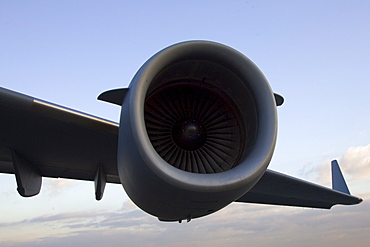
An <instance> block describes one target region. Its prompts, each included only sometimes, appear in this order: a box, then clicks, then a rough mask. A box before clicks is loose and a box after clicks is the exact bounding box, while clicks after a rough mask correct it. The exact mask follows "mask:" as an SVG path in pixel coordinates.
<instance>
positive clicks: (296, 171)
mask: <svg viewBox="0 0 370 247" xmlns="http://www.w3.org/2000/svg"><path fill="white" fill-rule="evenodd" d="M369 13H370V2H369V1H308V2H307V1H132V2H131V1H130V2H129V1H106V2H103V1H59V2H54V1H1V2H0V37H1V38H0V86H1V87H5V88H8V89H12V90H15V91H18V92H22V93H25V94H28V95H32V96H34V97H37V98H40V99H44V100H47V101H51V102H54V103H57V104H60V105H64V106H67V107H70V108H73V109H77V110H80V111H83V112H87V113H90V114H93V115H97V116H100V117H104V118H107V119H110V120H113V121H118V116H119V107H117V106H114V105H109V104H106V103H104V102H99V101H97V100H96V97H97V96H98V95H99V94H100V93H101V92H103V91H105V90H108V89H112V88H120V87H126V86H127V85H128V84H129V82H130V80H131V78H132V77H133V75H134V74H135V72H136V71H137V70H138V69H139V68H140V66H141V65H142V64H143V63H144V62H145V61H146V60H147V59H148V58H149V57H150V56H152V55H153V54H154V53H156V52H157V51H159V50H161V49H163V48H165V47H166V46H168V45H171V44H174V43H177V42H180V41H185V40H193V39H198V40H199V39H201V40H211V41H217V42H220V43H223V44H226V45H229V46H231V47H233V48H235V49H237V50H239V51H240V52H242V53H244V54H245V55H246V56H248V57H249V58H250V59H251V60H253V61H254V62H255V63H256V64H257V66H258V67H259V68H260V69H261V70H262V71H263V73H264V74H265V75H266V77H267V79H268V80H269V82H270V84H271V87H272V88H273V90H274V91H275V92H278V93H280V94H281V95H283V96H284V97H285V100H286V101H285V104H284V105H283V106H282V107H280V108H279V109H278V114H279V136H278V143H277V147H276V151H275V154H274V157H273V160H272V162H271V165H270V168H271V169H274V170H277V171H280V172H285V173H288V174H290V175H293V176H298V177H300V178H303V179H307V180H310V181H314V182H317V183H320V184H323V185H325V186H330V176H329V165H330V160H331V159H333V158H337V159H339V161H340V163H341V167H342V170H343V172H344V174H345V177H346V178H347V180H348V181H347V182H348V184H349V187H350V190H351V192H352V193H353V194H355V195H358V196H361V197H363V198H364V199H365V202H364V203H362V204H361V205H358V206H351V207H345V206H336V207H334V208H333V209H332V210H330V211H327V210H314V209H299V208H290V207H276V206H266V205H245V204H233V205H230V206H228V207H227V208H225V209H223V210H221V211H220V212H217V213H215V214H213V215H211V216H208V217H205V218H202V219H197V220H193V221H192V222H191V223H189V224H166V223H160V222H158V220H157V219H155V218H154V217H151V216H149V215H147V214H145V213H143V212H141V211H140V210H139V209H138V208H137V207H136V206H135V205H133V204H132V203H131V202H130V200H129V199H128V198H127V196H126V194H125V192H124V191H123V189H122V188H121V186H119V185H108V186H107V188H106V192H105V195H104V197H103V200H102V201H100V202H96V201H95V200H94V191H93V184H92V183H89V182H81V181H70V180H63V179H58V180H56V179H44V180H43V188H42V190H41V194H40V195H38V196H36V197H34V198H22V197H20V196H19V195H18V194H17V192H16V184H15V179H14V176H11V175H0V183H1V185H2V186H1V188H0V200H1V203H0V210H1V212H2V214H1V216H0V244H1V245H2V246H32V245H35V246H36V245H37V246H50V245H51V244H52V245H53V246H59V245H60V246H65V245H68V246H101V245H107V244H109V245H111V246H121V245H126V246H143V245H148V246H158V245H162V246H188V245H189V244H192V245H194V246H225V245H226V244H228V245H229V246H230V245H231V246H233V245H241V244H242V245H245V244H246V243H248V244H251V245H252V246H266V245H269V246H287V245H295V246H297V245H299V246H312V245H314V246H328V245H334V244H335V245H336V246H348V245H356V246H367V245H368V242H369V241H370V237H369V234H368V233H369V232H370V223H369V222H370V213H369V212H370V204H369V202H367V201H368V200H367V198H369V197H370V190H369V185H370V127H369V126H370V114H368V113H369V105H370V97H369V92H370V83H369V78H370V48H369V47H370V46H369V44H370V31H369V30H370V15H369Z"/></svg>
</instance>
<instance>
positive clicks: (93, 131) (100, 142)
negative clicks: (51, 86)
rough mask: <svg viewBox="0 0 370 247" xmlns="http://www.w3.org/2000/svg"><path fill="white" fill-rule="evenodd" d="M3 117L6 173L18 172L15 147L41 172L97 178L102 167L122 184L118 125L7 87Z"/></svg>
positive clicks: (0, 168) (0, 146)
mask: <svg viewBox="0 0 370 247" xmlns="http://www.w3.org/2000/svg"><path fill="white" fill-rule="evenodd" d="M0 116H1V117H0V137H1V138H0V172H4V173H14V172H15V171H14V167H13V161H12V157H11V150H14V151H16V153H18V154H19V155H20V156H22V158H24V159H26V160H27V161H28V162H30V163H32V164H34V166H35V167H37V169H38V170H39V171H40V174H41V176H45V177H61V178H72V179H81V180H91V181H93V180H94V177H95V174H96V171H97V170H98V167H99V166H102V167H103V170H104V172H105V173H106V176H107V182H113V183H119V178H118V171H117V165H116V150H117V136H118V124H116V123H114V122H111V121H108V120H105V119H102V118H98V117H95V116H92V115H88V114H85V113H82V112H78V111H76V110H72V109H69V108H66V107H62V106H59V105H56V104H53V103H49V102H46V101H43V100H39V99H36V98H33V97H30V96H27V95H24V94H20V93H17V92H14V91H11V90H8V89H5V88H1V87H0Z"/></svg>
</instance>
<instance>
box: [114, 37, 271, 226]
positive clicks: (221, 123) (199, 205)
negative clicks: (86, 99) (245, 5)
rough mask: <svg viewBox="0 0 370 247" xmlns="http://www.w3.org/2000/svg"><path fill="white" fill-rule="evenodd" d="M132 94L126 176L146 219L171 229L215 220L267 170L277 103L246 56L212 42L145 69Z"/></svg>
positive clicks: (121, 167) (125, 122)
mask: <svg viewBox="0 0 370 247" xmlns="http://www.w3.org/2000/svg"><path fill="white" fill-rule="evenodd" d="M125 93H126V95H125V97H124V101H123V104H122V111H121V120H120V128H119V139H118V155H117V161H118V172H119V176H120V180H121V182H122V184H123V186H124V188H125V190H126V192H127V194H128V195H129V196H130V197H131V199H132V201H134V202H135V203H136V204H137V205H138V206H139V207H140V208H142V209H143V210H144V211H146V212H148V213H150V214H152V215H155V216H157V217H158V218H160V219H161V220H181V219H189V218H195V217H200V216H203V215H207V214H210V213H212V212H215V211H217V210H219V209H220V208H222V207H224V206H226V205H227V204H229V203H231V202H233V201H235V200H236V199H238V198H239V197H240V196H242V195H244V194H245V193H246V192H247V191H248V190H250V189H251V188H252V187H253V186H254V185H255V184H256V183H257V181H258V180H259V179H260V177H261V176H262V175H263V173H264V172H265V170H266V169H267V166H268V164H269V162H270V160H271V157H272V154H273V150H274V147H275V141H276V135H277V117H276V105H275V98H274V95H273V93H272V91H271V88H270V86H269V84H268V82H267V80H266V79H265V77H264V76H263V74H262V72H261V71H260V70H259V69H258V68H257V67H256V66H255V65H254V64H253V62H251V61H250V60H249V59H248V58H246V57H245V56H244V55H242V54H241V53H239V52H238V51H236V50H234V49H232V48H230V47H227V46H224V45H221V44H218V43H213V42H207V41H190V42H184V43H180V44H176V45H173V46H170V47H168V48H166V49H164V50H162V51H160V52H158V53H157V54H155V55H154V56H153V57H151V58H150V59H149V60H148V61H147V62H146V63H145V64H144V65H143V66H142V67H141V68H140V70H139V71H138V72H137V73H136V75H135V76H134V78H133V79H132V81H131V83H130V86H129V89H128V90H126V91H125Z"/></svg>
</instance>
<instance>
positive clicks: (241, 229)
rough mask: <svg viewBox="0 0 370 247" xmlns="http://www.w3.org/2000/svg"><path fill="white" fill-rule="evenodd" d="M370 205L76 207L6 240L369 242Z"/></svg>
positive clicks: (173, 243)
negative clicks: (190, 213)
mask: <svg viewBox="0 0 370 247" xmlns="http://www.w3.org/2000/svg"><path fill="white" fill-rule="evenodd" d="M369 210H370V203H368V202H364V203H363V204H362V205H358V206H352V207H346V206H338V207H334V208H333V209H332V210H330V211H329V210H316V209H301V208H291V207H277V206H268V205H250V204H243V203H234V204H232V205H230V206H228V207H226V208H225V209H222V210H221V211H219V212H217V213H215V214H213V215H210V216H207V217H204V218H201V219H194V220H192V221H191V222H190V223H182V224H179V223H163V222H159V221H158V220H157V219H156V218H154V217H152V216H149V215H147V214H145V213H144V212H142V211H141V210H139V209H135V210H131V211H128V212H122V211H114V212H74V213H65V214H59V215H54V216H51V215H50V216H43V217H37V218H33V219H30V220H28V221H23V222H17V227H19V228H18V230H22V232H25V231H27V229H29V228H33V229H37V228H41V229H43V230H44V231H45V229H48V230H47V231H46V233H48V234H45V235H44V236H41V237H37V238H34V239H32V240H27V241H25V242H23V243H22V242H14V239H13V242H11V241H10V240H7V241H3V242H1V245H2V246H53V247H58V246H66V245H67V246H104V245H109V246H189V245H191V246H212V247H218V246H239V245H243V246H244V245H246V244H248V245H251V246H291V245H292V246H317V245H319V246H325V245H335V246H338V247H339V246H348V245H355V246H367V244H368V242H366V241H368V240H369V237H368V232H369V231H370V214H368V212H369ZM8 227H9V226H8ZM13 227H14V225H13ZM4 228H7V226H0V232H2V231H3V230H4ZM53 228H58V229H57V230H53ZM60 229H63V230H62V231H61V230H60ZM58 231H59V232H60V231H61V232H62V233H59V232H58ZM365 240H366V241H365Z"/></svg>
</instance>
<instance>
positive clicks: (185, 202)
mask: <svg viewBox="0 0 370 247" xmlns="http://www.w3.org/2000/svg"><path fill="white" fill-rule="evenodd" d="M98 99H99V100H102V101H106V102H110V103H113V104H118V105H120V106H121V117H120V122H119V124H117V123H114V122H111V121H108V120H105V119H101V118H98V117H95V116H91V115H87V114H84V113H81V112H78V111H75V110H72V109H68V108H65V107H62V106H59V105H55V104H53V103H49V102H46V101H43V100H40V99H35V98H33V97H30V96H26V95H23V94H20V93H17V92H13V91H10V90H7V89H5V88H0V172H3V173H12V174H15V178H16V181H17V186H18V189H17V190H18V192H19V194H20V195H21V196H25V197H29V196H34V195H36V194H38V193H39V192H40V188H41V182H42V177H54V178H70V179H81V180H89V181H94V182H95V196H96V199H97V200H100V199H101V198H102V196H103V192H104V188H105V185H106V183H121V184H122V185H123V187H124V189H125V191H126V192H127V194H128V196H129V197H130V198H131V200H132V201H133V202H134V203H135V204H136V205H137V206H138V207H140V208H141V209H142V210H144V211H145V212H147V213H149V214H151V215H153V216H155V217H158V219H159V220H161V221H179V222H181V221H182V220H187V221H190V220H191V219H193V218H198V217H202V216H205V215H208V214H212V213H214V212H216V211H217V210H220V209H221V208H223V207H225V206H227V205H228V204H230V203H232V202H245V203H264V204H275V205H289V206H299V207H311V208H327V209H329V208H331V207H332V206H333V205H336V204H344V205H351V204H358V203H360V202H361V201H362V199H360V198H358V197H355V196H351V195H350V193H349V190H348V188H347V185H346V183H345V181H344V179H343V176H342V174H341V172H340V169H339V166H338V163H337V162H336V161H333V162H332V175H333V188H332V189H329V188H325V187H322V186H320V185H316V184H313V183H309V182H306V181H303V180H299V179H297V178H293V177H290V176H287V175H284V174H281V173H278V172H275V171H271V170H268V169H267V167H268V165H269V163H270V160H271V157H272V155H273V151H274V148H275V143H276V136H277V113H276V108H277V106H279V105H281V104H283V101H284V100H283V98H282V97H281V96H280V95H278V94H274V93H273V92H272V91H271V88H270V86H269V84H268V82H267V80H266V79H265V77H264V75H263V74H262V72H261V71H260V70H259V69H258V68H257V67H256V65H255V64H253V62H251V61H250V60H249V59H248V58H247V57H245V56H244V55H243V54H241V53H239V52H238V51H236V50H234V49H232V48H230V47H227V46H225V45H222V44H218V43H213V42H208V41H188V42H183V43H179V44H175V45H172V46H170V47H168V48H166V49H164V50H162V51H160V52H158V53H157V54H155V55H154V56H153V57H151V58H150V59H149V60H148V61H147V62H145V63H144V65H143V66H142V67H141V68H140V69H139V70H138V72H137V73H136V75H135V76H134V78H133V79H132V81H131V83H130V85H129V87H128V88H124V89H116V90H110V91H107V92H104V93H102V94H101V95H100V96H99V97H98Z"/></svg>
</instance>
